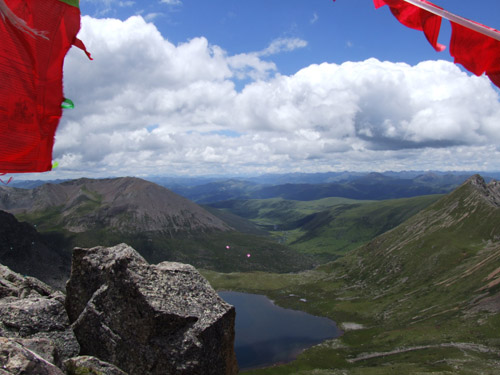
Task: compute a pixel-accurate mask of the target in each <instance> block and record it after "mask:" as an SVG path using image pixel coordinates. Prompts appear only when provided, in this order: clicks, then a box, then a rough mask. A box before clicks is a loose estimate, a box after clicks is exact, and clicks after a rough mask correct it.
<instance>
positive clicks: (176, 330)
mask: <svg viewBox="0 0 500 375" xmlns="http://www.w3.org/2000/svg"><path fill="white" fill-rule="evenodd" d="M66 291H67V297H66V309H67V312H68V315H69V318H70V321H71V322H72V327H73V330H74V332H75V334H76V336H77V339H78V342H79V343H80V346H81V352H80V354H82V355H91V356H95V357H97V358H99V359H101V360H103V361H106V362H109V363H112V364H114V365H116V366H117V367H119V368H120V369H122V370H124V371H126V372H127V373H128V374H130V375H143V374H150V375H156V374H158V375H159V374H186V375H188V374H189V375H196V374H203V375H210V374H214V375H215V374H217V375H222V374H236V373H237V372H238V365H237V362H236V356H235V353H234V319H235V309H234V307H232V306H230V305H228V304H227V303H226V302H224V301H223V300H222V299H221V298H220V297H219V296H218V295H217V293H216V292H215V291H214V290H213V289H212V287H211V286H210V285H209V284H208V282H207V281H206V280H205V279H204V278H203V277H202V276H201V275H200V274H199V273H198V272H197V271H196V269H195V268H194V267H192V266H189V265H185V264H180V263H171V262H163V263H160V264H158V265H150V264H148V263H147V262H146V260H145V259H144V258H142V257H141V256H140V255H139V254H138V253H137V252H136V251H135V250H134V249H132V248H131V247H129V246H127V245H125V244H120V245H117V246H115V247H110V248H105V247H95V248H91V249H81V248H76V249H75V250H74V252H73V261H72V269H71V277H70V280H69V281H68V283H67V285H66Z"/></svg>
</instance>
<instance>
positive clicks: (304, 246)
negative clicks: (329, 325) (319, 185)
mask: <svg viewBox="0 0 500 375" xmlns="http://www.w3.org/2000/svg"><path fill="white" fill-rule="evenodd" d="M440 197H441V196H440V195H430V196H423V197H416V198H406V199H395V200H388V201H356V200H352V199H346V198H325V199H320V200H317V201H287V200H284V199H281V198H273V199H262V200H259V199H255V200H243V201H227V202H219V203H216V204H213V205H212V207H216V208H219V210H221V211H224V212H230V213H232V214H234V215H239V216H240V217H243V218H245V219H248V220H250V221H252V222H253V223H255V225H257V226H258V227H260V228H262V229H265V230H268V231H270V233H272V234H273V235H274V236H275V237H276V238H277V240H278V241H279V242H280V243H283V244H286V245H289V246H290V247H291V248H293V249H295V250H297V251H299V252H301V253H304V254H312V255H314V256H315V257H316V259H318V260H319V261H321V262H323V263H324V262H327V261H330V260H333V259H335V258H337V257H338V256H340V255H344V254H345V253H346V252H348V251H349V250H352V249H355V248H356V247H358V246H360V245H362V244H364V243H366V242H367V241H369V240H371V239H372V238H374V237H376V236H378V235H380V234H382V233H384V232H386V231H388V230H390V229H392V228H394V227H396V226H397V225H399V224H401V223H402V222H404V221H405V220H407V219H408V218H410V217H411V216H413V215H415V214H416V213H417V212H419V211H420V210H422V209H424V208H425V207H427V206H429V205H430V204H432V203H434V202H435V201H436V200H438V199H439V198H440ZM212 212H214V211H212Z"/></svg>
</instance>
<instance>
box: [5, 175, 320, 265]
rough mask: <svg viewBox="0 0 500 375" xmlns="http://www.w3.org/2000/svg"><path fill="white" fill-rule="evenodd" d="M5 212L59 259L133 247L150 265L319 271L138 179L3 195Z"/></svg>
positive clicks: (275, 245)
mask: <svg viewBox="0 0 500 375" xmlns="http://www.w3.org/2000/svg"><path fill="white" fill-rule="evenodd" d="M0 210H4V211H7V212H10V213H12V214H15V215H16V217H17V218H18V219H19V220H21V221H25V222H28V223H30V224H32V225H34V226H36V228H37V230H38V231H39V232H41V233H42V234H44V235H45V236H46V237H47V238H50V239H51V244H52V246H53V247H54V249H55V250H56V251H58V252H62V253H66V254H68V253H70V252H71V249H72V248H73V247H75V246H79V247H92V246H98V245H105V246H112V245H116V244H118V243H122V242H126V243H128V244H130V245H131V246H133V247H134V248H136V249H137V250H138V251H139V252H141V254H142V255H143V256H144V257H145V258H146V259H147V260H148V261H150V262H151V263H158V262H161V261H164V260H171V261H181V262H184V263H190V264H193V265H195V266H197V267H204V268H209V269H217V270H220V271H231V270H250V269H255V270H267V271H270V270H272V271H278V272H280V271H281V272H283V271H290V270H299V269H304V268H307V267H311V266H312V265H313V260H312V259H309V257H307V256H305V255H301V254H298V253H297V252H295V251H292V250H291V249H289V248H288V247H286V246H283V245H280V244H278V243H276V241H274V240H272V239H271V238H269V237H268V236H267V235H262V234H259V233H258V230H256V233H253V234H252V233H242V232H239V231H238V230H236V229H234V228H233V227H232V226H231V225H230V224H228V223H227V222H225V221H223V220H222V219H220V218H219V217H217V216H215V215H213V214H212V213H210V212H209V211H207V210H206V209H204V208H202V207H201V206H199V205H197V204H195V203H193V202H191V201H189V200H187V199H186V198H183V197H181V196H179V195H178V194H175V193H173V192H172V191H170V190H168V189H166V188H164V187H161V186H159V185H157V184H154V183H152V182H149V181H145V180H141V179H138V178H132V177H124V178H114V179H99V180H94V179H79V180H72V181H66V182H62V183H59V184H44V185H41V186H38V187H36V188H34V189H20V188H11V187H0ZM235 223H236V226H238V227H241V225H242V224H241V223H239V222H238V221H237V220H235ZM247 226H248V227H251V225H249V224H247ZM248 231H249V232H251V230H250V229H248ZM229 250H231V251H229ZM248 254H250V256H248ZM250 257H251V258H252V259H249V258H250Z"/></svg>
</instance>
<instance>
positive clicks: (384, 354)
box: [347, 342, 500, 363]
mask: <svg viewBox="0 0 500 375" xmlns="http://www.w3.org/2000/svg"><path fill="white" fill-rule="evenodd" d="M438 348H456V349H460V350H471V351H474V352H480V353H495V354H497V355H499V354H500V352H499V351H498V350H497V349H496V348H490V347H487V346H484V345H480V344H471V343H464V342H451V343H446V344H439V345H420V346H410V347H407V348H399V349H396V350H392V351H390V352H375V353H364V354H361V355H359V356H358V357H356V358H352V359H348V360H347V362H350V363H354V362H359V361H364V360H366V359H372V358H379V357H387V356H390V355H396V354H401V353H406V352H412V351H415V350H424V349H438Z"/></svg>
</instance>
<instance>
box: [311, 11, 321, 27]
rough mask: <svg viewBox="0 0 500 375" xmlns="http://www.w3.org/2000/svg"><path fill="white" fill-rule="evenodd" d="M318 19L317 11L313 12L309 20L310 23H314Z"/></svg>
mask: <svg viewBox="0 0 500 375" xmlns="http://www.w3.org/2000/svg"><path fill="white" fill-rule="evenodd" d="M318 20H319V16H318V13H316V12H314V13H313V15H312V17H311V19H310V20H309V22H310V23H311V24H315V23H316V22H318Z"/></svg>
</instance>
